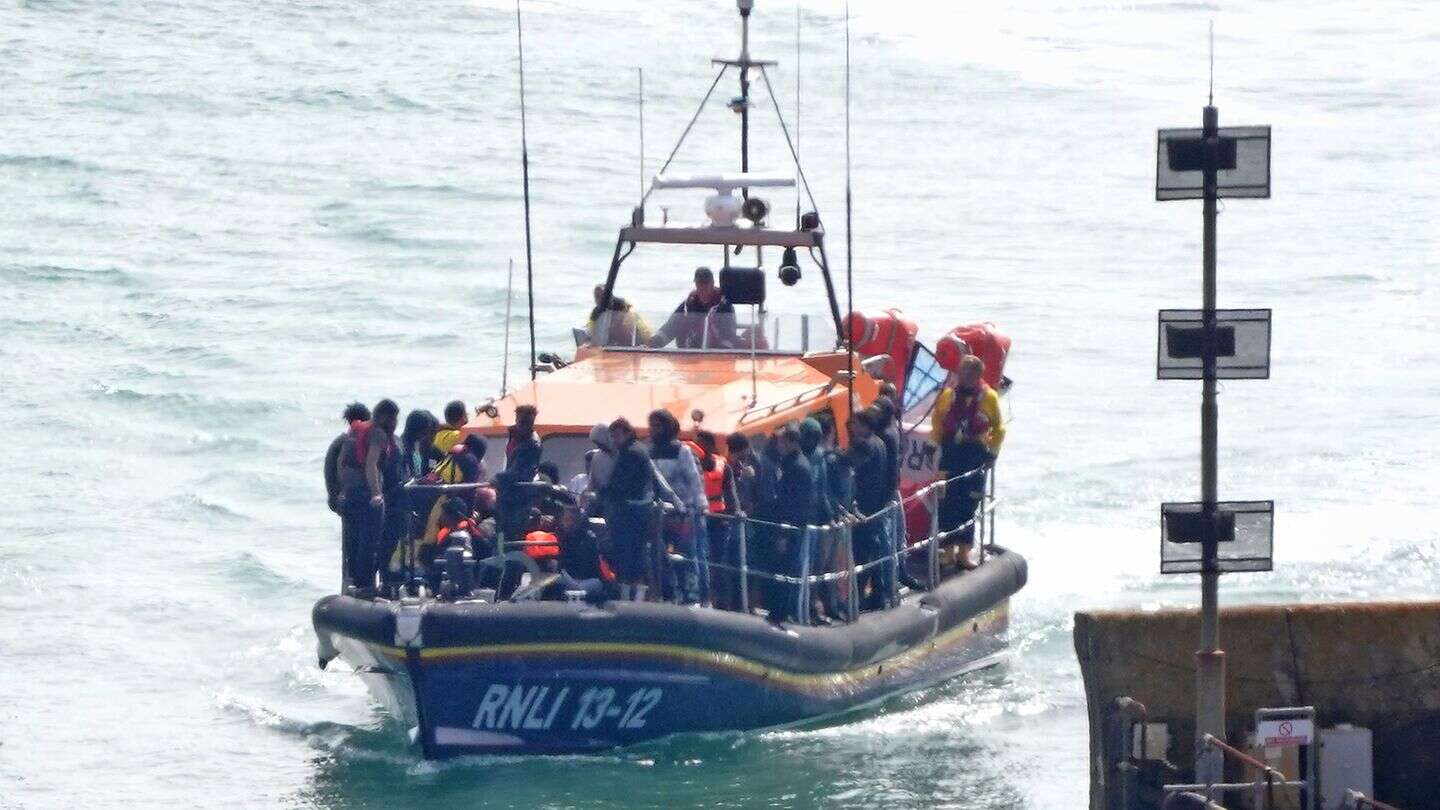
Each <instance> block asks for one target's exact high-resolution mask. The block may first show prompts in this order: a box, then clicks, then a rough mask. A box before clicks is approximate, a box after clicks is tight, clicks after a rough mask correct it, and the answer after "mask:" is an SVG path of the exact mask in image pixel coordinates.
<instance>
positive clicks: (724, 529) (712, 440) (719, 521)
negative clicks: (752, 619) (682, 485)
mask: <svg viewBox="0 0 1440 810" xmlns="http://www.w3.org/2000/svg"><path fill="white" fill-rule="evenodd" d="M694 445H695V448H696V450H697V454H696V458H697V459H698V460H699V462H700V481H701V483H702V484H704V486H705V502H706V505H707V508H708V512H709V514H708V515H707V516H706V518H705V534H706V540H707V542H708V544H709V548H708V549H707V551H708V552H709V554H708V555H707V565H706V566H705V572H706V574H707V575H708V577H709V580H710V582H709V583H708V586H709V587H708V589H707V590H708V592H709V593H710V595H711V602H712V604H714V606H715V607H717V608H720V609H721V610H739V609H740V580H739V576H738V575H737V574H736V573H735V572H734V571H730V570H728V569H725V568H711V567H710V566H709V565H708V562H709V561H711V560H713V561H716V562H718V563H720V564H721V565H725V566H736V565H738V564H739V560H738V554H737V551H736V548H735V545H736V542H737V541H736V537H737V535H736V534H735V527H734V521H733V520H731V519H728V518H724V517H716V516H717V515H735V514H738V513H739V512H740V496H739V490H738V488H737V486H736V481H735V470H734V468H733V467H731V465H730V463H729V462H728V461H727V460H726V458H725V457H724V456H722V455H720V446H719V445H720V442H719V440H718V439H717V438H716V436H715V434H714V433H712V432H710V431H708V430H698V431H696V432H695V442H694Z"/></svg>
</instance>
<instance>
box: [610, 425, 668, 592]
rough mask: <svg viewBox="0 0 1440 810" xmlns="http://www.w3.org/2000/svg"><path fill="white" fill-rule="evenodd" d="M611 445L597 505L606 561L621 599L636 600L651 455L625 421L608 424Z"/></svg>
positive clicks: (650, 495)
mask: <svg viewBox="0 0 1440 810" xmlns="http://www.w3.org/2000/svg"><path fill="white" fill-rule="evenodd" d="M610 446H611V447H613V448H614V450H615V466H614V468H613V469H611V471H610V477H609V479H608V480H607V481H606V482H605V486H604V487H603V488H602V489H601V490H600V502H601V506H602V510H603V512H604V514H605V523H606V525H607V526H608V528H609V541H608V543H607V544H606V545H607V546H608V548H607V549H605V550H604V554H605V559H606V560H608V561H609V562H610V567H611V568H612V569H613V570H614V571H615V581H616V582H617V583H618V584H619V586H620V598H621V599H630V598H631V596H632V594H633V595H635V596H636V597H638V596H639V595H640V594H641V591H640V589H642V588H643V587H644V583H645V573H646V571H645V567H646V566H645V559H646V555H645V551H646V546H647V544H648V540H649V537H650V518H651V515H652V513H653V512H654V501H655V485H654V473H653V472H652V471H651V466H650V455H649V454H648V453H646V452H645V447H644V446H643V445H641V444H640V441H639V439H637V438H636V436H635V428H633V427H631V425H630V422H629V421H628V420H626V419H625V418H623V417H622V418H620V419H616V420H615V421H614V422H611V423H610Z"/></svg>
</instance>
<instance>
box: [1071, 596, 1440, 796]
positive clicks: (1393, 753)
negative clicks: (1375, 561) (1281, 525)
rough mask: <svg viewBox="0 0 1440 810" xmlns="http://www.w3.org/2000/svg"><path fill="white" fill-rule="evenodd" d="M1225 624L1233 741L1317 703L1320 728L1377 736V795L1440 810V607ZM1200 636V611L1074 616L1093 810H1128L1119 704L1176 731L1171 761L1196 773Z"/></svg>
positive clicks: (1240, 612) (1272, 611) (1247, 610)
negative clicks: (1136, 706) (1272, 714)
mask: <svg viewBox="0 0 1440 810" xmlns="http://www.w3.org/2000/svg"><path fill="white" fill-rule="evenodd" d="M1221 627H1222V628H1223V629H1222V631H1221V638H1222V641H1223V643H1222V647H1223V648H1224V649H1225V653H1226V655H1225V658H1226V666H1227V669H1228V677H1227V680H1226V705H1227V706H1228V714H1227V717H1226V737H1227V738H1228V741H1229V742H1230V743H1231V744H1233V745H1237V746H1242V745H1244V743H1245V735H1246V733H1247V732H1249V731H1251V730H1253V725H1254V715H1255V710H1256V709H1258V708H1263V707H1276V706H1300V705H1313V706H1314V707H1315V710H1316V725H1317V728H1326V727H1330V726H1333V725H1335V724H1337V723H1352V724H1354V725H1357V726H1364V727H1366V728H1369V729H1371V730H1372V731H1373V732H1374V768H1375V798H1379V799H1381V800H1384V801H1386V802H1390V803H1392V804H1395V805H1398V806H1400V807H1404V808H1433V807H1440V601H1436V602H1404V603H1340V604H1323V605H1263V606H1254V607H1233V608H1228V609H1225V610H1222V611H1221ZM1199 637H1200V614H1199V612H1198V611H1195V610H1164V611H1151V612H1142V611H1082V612H1079V613H1076V614H1075V652H1076V655H1077V656H1078V657H1079V659H1080V668H1081V672H1082V674H1083V676H1084V680H1085V696H1086V700H1087V703H1088V706H1089V719H1090V807H1091V809H1092V810H1110V808H1118V807H1120V797H1119V790H1120V787H1119V783H1120V781H1121V780H1120V779H1119V778H1118V776H1119V773H1118V772H1117V771H1116V770H1115V766H1114V763H1115V762H1116V758H1117V757H1118V755H1119V752H1118V750H1110V749H1112V748H1118V743H1117V742H1116V735H1115V734H1114V733H1113V728H1114V725H1113V723H1112V721H1113V720H1114V719H1115V718H1116V717H1117V714H1116V713H1117V704H1116V701H1117V699H1118V698H1121V697H1130V698H1133V699H1135V700H1138V701H1140V702H1141V703H1143V704H1144V705H1145V706H1146V708H1147V709H1148V712H1149V720H1150V722H1163V723H1167V724H1169V727H1170V741H1171V742H1170V748H1169V750H1168V751H1167V752H1165V753H1166V757H1167V758H1168V759H1169V760H1170V761H1171V762H1173V763H1175V764H1176V765H1179V766H1181V767H1182V768H1190V767H1192V765H1193V762H1194V759H1195V752H1194V748H1193V743H1192V740H1193V739H1194V733H1195V657H1194V650H1195V649H1196V645H1197V643H1198V640H1199Z"/></svg>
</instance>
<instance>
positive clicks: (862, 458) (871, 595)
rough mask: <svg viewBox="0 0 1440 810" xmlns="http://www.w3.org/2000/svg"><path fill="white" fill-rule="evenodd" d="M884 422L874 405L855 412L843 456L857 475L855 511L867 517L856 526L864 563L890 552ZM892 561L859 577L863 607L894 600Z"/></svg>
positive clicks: (860, 560)
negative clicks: (882, 430) (878, 433)
mask: <svg viewBox="0 0 1440 810" xmlns="http://www.w3.org/2000/svg"><path fill="white" fill-rule="evenodd" d="M881 422H882V417H881V416H880V414H879V413H877V411H876V409H874V408H866V409H865V410H863V411H860V412H858V413H855V414H852V415H851V417H850V422H849V428H850V448H849V450H847V451H846V453H845V454H844V456H843V457H842V463H844V464H845V465H846V466H848V467H850V469H851V470H852V471H853V472H854V476H855V512H857V513H858V514H859V515H860V516H862V518H864V519H863V520H862V522H860V523H857V524H855V527H854V529H853V530H852V531H853V538H854V543H853V545H854V549H855V562H856V563H857V564H861V565H863V564H866V563H870V562H874V561H876V560H879V559H881V558H885V557H888V556H889V554H890V539H889V538H890V532H889V527H890V522H889V519H888V513H886V512H885V511H884V510H885V507H886V506H887V505H888V504H889V503H890V494H889V492H890V490H889V481H890V475H889V470H887V469H886V466H885V464H886V458H885V445H884V443H883V442H881V440H880V438H879V437H878V436H877V435H876V433H877V432H878V429H879V427H880V425H881ZM892 565H893V563H890V562H885V563H881V564H879V565H875V566H872V567H870V568H867V569H866V570H865V571H864V572H863V573H862V574H861V575H860V576H859V578H858V579H857V584H858V586H859V588H860V593H858V594H851V598H856V597H858V598H859V599H860V605H861V607H862V608H863V609H865V610H877V609H880V608H883V607H885V606H887V605H888V604H890V601H891V597H892V596H893V594H892V591H891V586H892V583H893V581H894V580H893V579H892V574H891V570H890V569H891V567H892Z"/></svg>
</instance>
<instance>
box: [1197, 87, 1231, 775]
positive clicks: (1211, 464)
mask: <svg viewBox="0 0 1440 810" xmlns="http://www.w3.org/2000/svg"><path fill="white" fill-rule="evenodd" d="M1219 120H1220V115H1219V111H1218V110H1216V108H1215V107H1213V106H1207V107H1206V108H1205V114H1204V131H1203V134H1204V139H1205V147H1204V149H1205V169H1204V175H1205V178H1204V179H1205V187H1204V202H1205V208H1204V220H1205V224H1204V237H1203V242H1202V250H1203V264H1204V296H1205V299H1204V308H1203V312H1202V318H1203V323H1204V328H1205V340H1204V350H1203V352H1202V355H1201V357H1202V365H1201V374H1202V380H1203V382H1202V385H1203V389H1202V393H1201V399H1200V501H1201V512H1202V526H1203V535H1202V538H1201V539H1202V544H1201V574H1200V651H1199V652H1197V653H1196V654H1195V665H1196V667H1195V669H1196V692H1195V694H1196V714H1195V735H1196V739H1197V740H1202V741H1203V740H1204V738H1205V735H1207V734H1208V735H1212V736H1214V737H1215V738H1217V739H1221V740H1223V739H1225V653H1224V652H1223V651H1222V650H1221V649H1220V609H1219V596H1220V571H1219V566H1218V565H1217V562H1216V561H1217V558H1218V556H1219V548H1218V538H1217V537H1216V534H1215V502H1216V500H1217V490H1218V487H1217V482H1216V478H1217V466H1218V462H1217V455H1218V452H1217V450H1218V441H1217V430H1218V427H1217V423H1218V419H1219V413H1218V410H1217V408H1216V405H1215V339H1214V338H1215V204H1216V200H1217V197H1218V191H1217V178H1216V157H1217V153H1218V150H1219V134H1218V130H1219ZM1224 767H1225V761H1224V759H1223V757H1222V755H1221V753H1220V751H1219V750H1217V749H1214V748H1213V747H1207V748H1202V749H1201V754H1200V755H1199V757H1198V758H1197V759H1196V762H1195V780H1196V781H1197V782H1220V781H1222V780H1223V776H1224Z"/></svg>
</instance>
